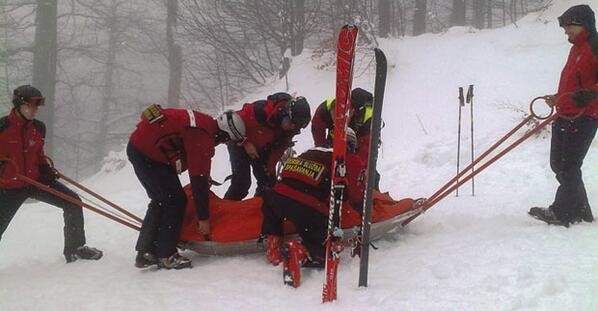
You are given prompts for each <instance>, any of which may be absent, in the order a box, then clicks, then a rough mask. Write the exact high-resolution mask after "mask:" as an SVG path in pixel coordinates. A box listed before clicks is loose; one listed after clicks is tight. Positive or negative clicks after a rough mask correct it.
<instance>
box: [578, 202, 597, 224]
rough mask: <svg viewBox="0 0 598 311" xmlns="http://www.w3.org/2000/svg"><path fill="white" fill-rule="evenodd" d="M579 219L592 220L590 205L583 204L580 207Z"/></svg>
mask: <svg viewBox="0 0 598 311" xmlns="http://www.w3.org/2000/svg"><path fill="white" fill-rule="evenodd" d="M581 220H583V221H585V222H593V221H594V215H592V209H590V206H588V205H584V206H583V207H582V209H581Z"/></svg>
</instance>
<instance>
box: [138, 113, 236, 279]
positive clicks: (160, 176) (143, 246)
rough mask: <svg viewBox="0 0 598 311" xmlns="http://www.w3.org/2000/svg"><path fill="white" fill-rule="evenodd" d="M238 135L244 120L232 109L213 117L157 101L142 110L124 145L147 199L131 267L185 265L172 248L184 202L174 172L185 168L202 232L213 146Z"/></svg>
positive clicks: (206, 215)
mask: <svg viewBox="0 0 598 311" xmlns="http://www.w3.org/2000/svg"><path fill="white" fill-rule="evenodd" d="M244 138H245V125H244V123H243V121H242V120H241V118H240V117H239V115H237V114H236V113H234V112H233V111H227V112H225V113H224V114H222V115H221V116H219V117H218V118H217V119H214V118H212V117H210V116H209V115H206V114H203V113H201V112H197V111H193V110H190V109H189V110H186V109H172V108H166V109H165V108H162V107H160V106H159V105H152V106H150V107H148V108H147V109H146V110H145V111H143V113H142V115H141V121H140V122H139V123H138V124H137V128H136V129H135V131H134V132H133V133H132V134H131V137H130V139H129V144H128V146H127V155H128V157H129V161H130V162H131V164H132V165H133V168H134V170H135V174H136V175H137V178H138V179H139V181H140V182H141V184H142V185H143V187H144V188H145V190H146V191H147V194H148V196H149V198H150V199H151V202H150V204H149V206H148V209H147V213H146V215H145V218H144V220H143V225H142V227H141V232H140V233H139V238H138V240H137V245H136V247H135V249H136V250H137V257H136V258H135V266H136V267H138V268H144V267H148V266H151V265H154V264H157V265H158V266H159V267H160V268H165V269H182V268H188V267H191V261H190V260H189V259H188V258H185V257H183V256H181V255H179V253H178V252H177V244H178V242H179V235H180V230H181V226H182V221H183V216H184V214H185V206H186V202H187V198H186V196H185V192H184V191H183V186H182V185H181V182H180V181H179V178H178V174H180V173H182V172H184V171H186V170H188V171H189V177H190V180H191V188H192V192H193V197H194V199H195V204H196V210H197V217H198V219H199V226H198V231H199V232H200V233H202V234H204V235H207V234H209V233H210V223H209V217H210V215H209V209H208V193H209V189H210V169H211V162H212V157H213V156H214V147H215V146H216V145H218V144H220V143H225V142H227V141H230V140H232V141H242V140H243V139H244Z"/></svg>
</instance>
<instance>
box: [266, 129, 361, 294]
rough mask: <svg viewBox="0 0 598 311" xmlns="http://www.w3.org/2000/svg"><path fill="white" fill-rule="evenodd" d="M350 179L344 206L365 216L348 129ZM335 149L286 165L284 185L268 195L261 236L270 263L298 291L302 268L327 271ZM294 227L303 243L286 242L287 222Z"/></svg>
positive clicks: (351, 134) (353, 139)
mask: <svg viewBox="0 0 598 311" xmlns="http://www.w3.org/2000/svg"><path fill="white" fill-rule="evenodd" d="M347 145H348V149H349V152H348V153H347V158H346V164H347V179H348V185H347V188H346V189H345V194H346V197H345V200H348V201H349V204H350V206H351V207H352V208H353V209H355V210H356V211H357V212H358V213H360V214H361V212H362V210H361V208H362V202H363V193H364V187H365V182H364V179H365V167H366V164H365V163H364V162H363V160H362V159H361V157H360V156H359V155H357V154H356V153H355V151H356V148H355V147H356V145H357V138H356V135H355V132H354V131H353V130H351V129H350V128H348V129H347ZM331 166H332V149H329V148H322V147H315V148H312V149H310V150H308V151H306V152H305V153H303V154H301V155H300V156H298V157H296V158H291V159H289V160H287V162H286V163H285V165H284V167H283V169H282V172H281V178H280V180H279V181H278V182H277V183H276V184H275V185H274V187H273V188H272V190H271V191H268V192H266V195H265V196H264V204H263V205H262V212H263V214H264V221H263V223H262V234H263V235H265V236H266V258H267V260H268V261H269V262H270V263H272V264H273V265H275V266H276V265H279V264H280V263H281V262H282V263H283V274H284V278H285V284H287V285H291V286H293V287H298V286H299V285H300V282H301V272H300V268H301V267H302V266H304V267H316V268H318V267H324V262H325V248H324V240H325V239H326V229H327V226H328V212H329V204H330V203H329V197H330V183H331ZM284 219H286V220H288V221H290V222H292V223H293V224H294V225H295V228H296V229H297V233H298V234H299V236H300V237H301V241H299V240H290V241H287V242H283V237H282V236H283V220H284Z"/></svg>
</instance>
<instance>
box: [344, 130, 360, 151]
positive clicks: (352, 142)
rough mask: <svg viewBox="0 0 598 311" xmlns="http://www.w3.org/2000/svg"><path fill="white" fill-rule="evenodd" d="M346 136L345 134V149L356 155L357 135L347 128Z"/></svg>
mask: <svg viewBox="0 0 598 311" xmlns="http://www.w3.org/2000/svg"><path fill="white" fill-rule="evenodd" d="M346 134H347V149H348V150H349V152H351V153H356V152H357V135H356V134H355V131H354V130H353V129H352V128H350V127H347V131H346Z"/></svg>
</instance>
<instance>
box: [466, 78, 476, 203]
mask: <svg viewBox="0 0 598 311" xmlns="http://www.w3.org/2000/svg"><path fill="white" fill-rule="evenodd" d="M467 103H468V104H469V114H470V120H471V163H473V153H474V152H473V84H470V85H469V88H468V89H467ZM473 171H474V166H473V165H472V166H471V172H472V173H473ZM471 196H475V179H474V176H472V177H471Z"/></svg>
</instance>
